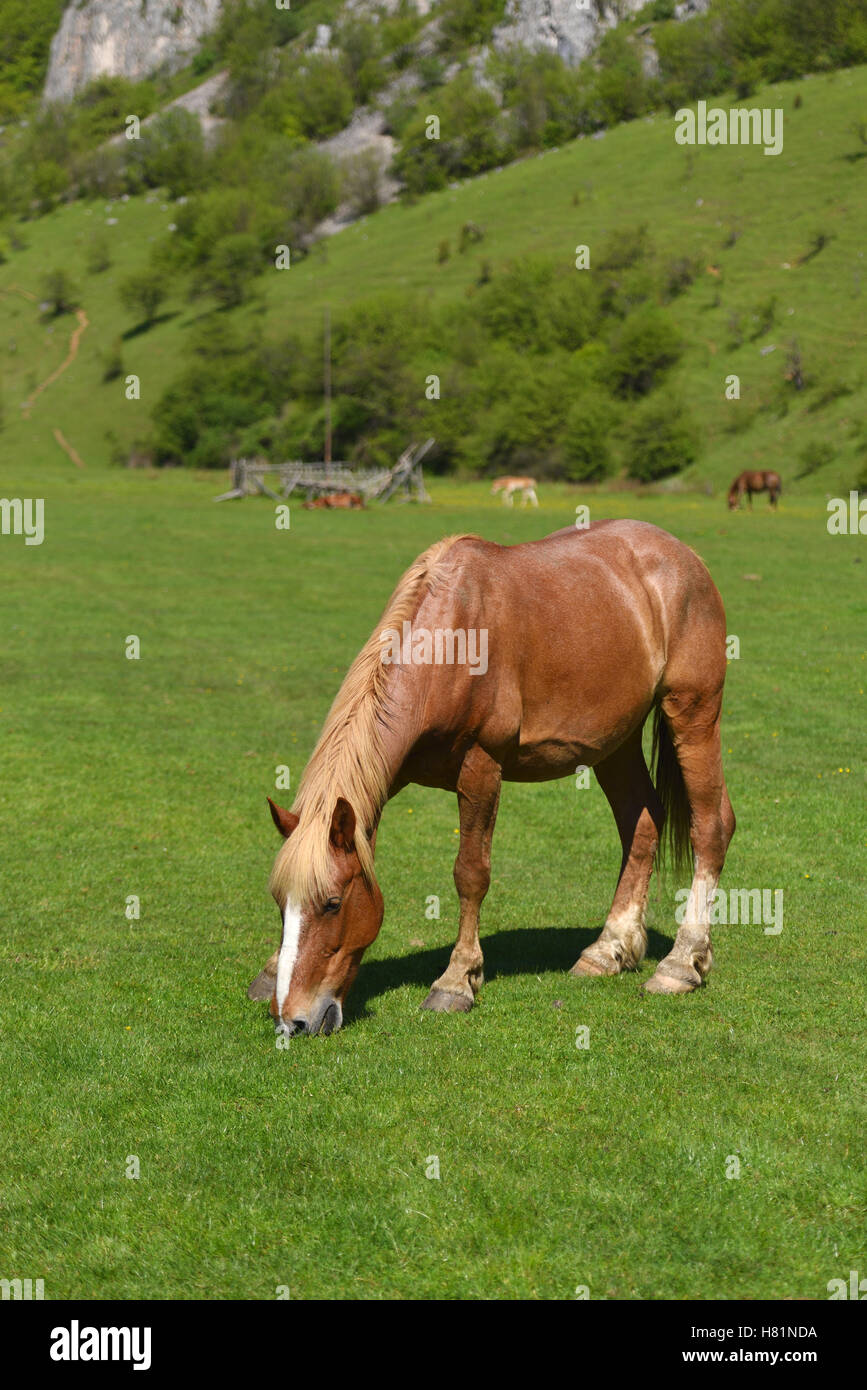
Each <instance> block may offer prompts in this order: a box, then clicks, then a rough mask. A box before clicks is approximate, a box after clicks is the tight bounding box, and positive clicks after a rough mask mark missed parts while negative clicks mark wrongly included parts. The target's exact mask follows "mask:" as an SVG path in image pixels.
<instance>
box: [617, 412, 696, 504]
mask: <svg viewBox="0 0 867 1390" xmlns="http://www.w3.org/2000/svg"><path fill="white" fill-rule="evenodd" d="M698 452H699V449H698V432H697V430H696V428H695V425H694V424H693V421H692V419H691V418H690V416H689V415H688V413H687V411H686V409H685V407H684V405H683V404H682V402H681V401H680V400H678V398H677V397H676V396H671V395H668V394H660V395H656V396H652V397H651V398H650V399H649V400H646V401H643V402H642V403H641V405H639V406H638V407H637V409H636V410H635V411H634V412H633V413H632V415H631V417H630V420H629V423H628V425H627V429H626V447H625V458H626V468H627V472H628V473H629V476H630V477H631V478H637V479H638V480H639V481H640V482H652V481H654V480H655V479H657V478H665V477H668V476H669V475H670V474H672V473H678V472H680V470H681V469H682V468H685V467H686V465H687V464H689V463H693V462H694V461H695V460H696V458H697V457H698Z"/></svg>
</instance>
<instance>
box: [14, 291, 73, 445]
mask: <svg viewBox="0 0 867 1390" xmlns="http://www.w3.org/2000/svg"><path fill="white" fill-rule="evenodd" d="M20 293H21V294H24V293H26V291H24V290H21V291H20ZM32 297H33V298H34V299H35V297H36V296H35V295H34V296H32ZM28 298H30V296H28ZM75 317H76V318H77V319H78V327H77V328H74V329H73V330H72V336H71V337H70V339H69V351H68V353H67V354H66V356H65V357H64V359H63V361H62V362H61V364H60V366H59V367H55V369H54V371H53V372H52V373H51V375H50V376H47V377H46V378H45V380H44V381H43V382H41V383H40V384H39V386H37V388H36V390H35V391H34V392H33V393H32V394H31V395H30V396H28V397H27V400H26V401H25V402H24V404H23V406H22V407H21V414H22V415H23V417H24V419H25V420H27V419H29V416H30V410H31V408H32V406H33V402H34V401H35V400H36V398H37V396H41V395H42V392H43V391H44V390H45V388H46V387H47V386H50V385H51V383H52V382H53V381H56V380H57V378H58V377H59V376H61V375H62V373H63V372H65V371H66V369H67V367H71V366H72V363H73V362H74V361H75V359H76V357H77V356H78V345H79V343H80V342H81V335H82V334H83V332H84V330H85V328H87V327H88V326H89V324H90V319H89V318H88V317H87V314H86V313H85V312H84V310H83V309H76V311H75Z"/></svg>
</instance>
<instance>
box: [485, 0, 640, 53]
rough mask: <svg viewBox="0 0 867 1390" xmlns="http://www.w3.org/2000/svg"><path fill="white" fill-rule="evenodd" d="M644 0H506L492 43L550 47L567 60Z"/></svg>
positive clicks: (590, 45) (587, 49) (588, 50)
mask: <svg viewBox="0 0 867 1390" xmlns="http://www.w3.org/2000/svg"><path fill="white" fill-rule="evenodd" d="M646 3H647V0H508V4H507V5H506V13H505V17H504V20H503V23H502V24H500V25H498V27H497V28H496V29H495V30H494V36H493V38H494V47H495V48H498V49H505V48H508V47H510V46H512V45H513V44H520V45H521V47H523V48H531V49H544V48H547V49H550V51H551V52H552V53H558V54H559V55H560V57H561V58H562V59H563V61H564V62H566V63H571V64H575V63H579V62H580V61H581V59H582V58H586V57H587V56H588V54H590V53H592V51H593V49H594V48H595V46H596V44H597V43H598V41H599V36H600V34H601V33H603V32H604V31H605V30H606V29H612V28H613V27H614V25H615V24H618V23H619V22H620V20H621V19H626V18H627V17H628V16H629V15H632V14H636V13H637V11H638V10H640V9H642V7H643V6H644V5H645V4H646Z"/></svg>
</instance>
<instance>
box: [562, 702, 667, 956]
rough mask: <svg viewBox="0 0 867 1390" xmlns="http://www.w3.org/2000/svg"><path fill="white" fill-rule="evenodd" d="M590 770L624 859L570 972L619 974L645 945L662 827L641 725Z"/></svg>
mask: <svg viewBox="0 0 867 1390" xmlns="http://www.w3.org/2000/svg"><path fill="white" fill-rule="evenodd" d="M594 771H595V773H596V777H597V779H598V781H599V785H600V786H601V788H602V790H603V791H604V793H605V795H606V797H607V798H608V804H609V805H610V807H611V809H612V811H613V812H614V819H615V820H616V822H617V829H618V831H619V833H620V843H621V845H622V846H623V859H622V861H621V865H620V878H619V880H618V883H617V890H616V892H615V894H614V901H613V903H612V904H611V910H610V911H609V913H608V917H607V918H606V921H605V926H604V927H603V929H602V933H601V935H600V936H599V937H598V938H597V940H596V941H594V942H593V944H592V945H590V946H587V947H586V948H585V949H584V950H583V951H582V952H581V955H580V956H579V958H578V960H577V961H576V962H575V964H574V965H573V967H572V970H571V972H570V973H571V974H572V975H617V974H619V973H620V971H621V970H634V969H635V967H636V966H637V965H638V964H639V963H640V962H641V961H642V960H643V959H644V952H645V950H646V949H647V933H646V931H645V926H644V918H645V913H646V910H647V890H648V887H649V885H650V875H651V872H652V870H653V856H654V855H655V853H656V847H657V845H658V843H659V836H660V832H661V830H662V821H663V812H662V803H661V801H660V800H659V797H658V796H657V794H656V791H655V790H654V786H653V783H652V781H651V780H650V773H649V772H648V771H647V764H646V763H645V761H644V754H643V752H642V751H641V729H640V728H638V729H636V730H635V733H633V734H631V735H630V736H629V738H628V739H627V740H626V743H624V744H622V745H621V746H620V748H618V749H617V752H616V753H612V755H611V756H610V757H609V758H606V759H605V761H604V762H603V763H600V764H599V766H598V767H596V768H595V769H594Z"/></svg>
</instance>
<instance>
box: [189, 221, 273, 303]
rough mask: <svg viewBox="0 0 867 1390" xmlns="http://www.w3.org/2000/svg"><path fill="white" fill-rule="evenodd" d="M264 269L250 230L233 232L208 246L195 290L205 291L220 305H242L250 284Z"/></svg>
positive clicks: (256, 241) (197, 291)
mask: <svg viewBox="0 0 867 1390" xmlns="http://www.w3.org/2000/svg"><path fill="white" fill-rule="evenodd" d="M263 269H264V258H263V256H262V251H261V249H260V246H259V242H258V240H257V239H256V237H255V236H254V235H253V234H252V233H251V232H234V233H232V234H231V235H229V236H225V237H222V238H221V239H220V240H219V241H217V242H216V243H215V244H214V246H213V247H212V248H211V251H210V254H209V256H208V258H207V260H206V261H205V263H204V265H203V266H202V267H201V270H200V271H199V273H198V275H197V277H196V281H195V290H196V293H198V294H209V295H213V297H214V298H215V299H216V300H217V302H218V303H219V304H221V305H222V306H223V307H224V308H231V307H233V306H234V305H237V304H242V303H243V302H244V300H245V299H246V298H247V297H248V295H249V292H250V286H251V284H252V282H253V280H254V279H255V278H256V276H257V275H259V274H260V273H261V271H262V270H263Z"/></svg>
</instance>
